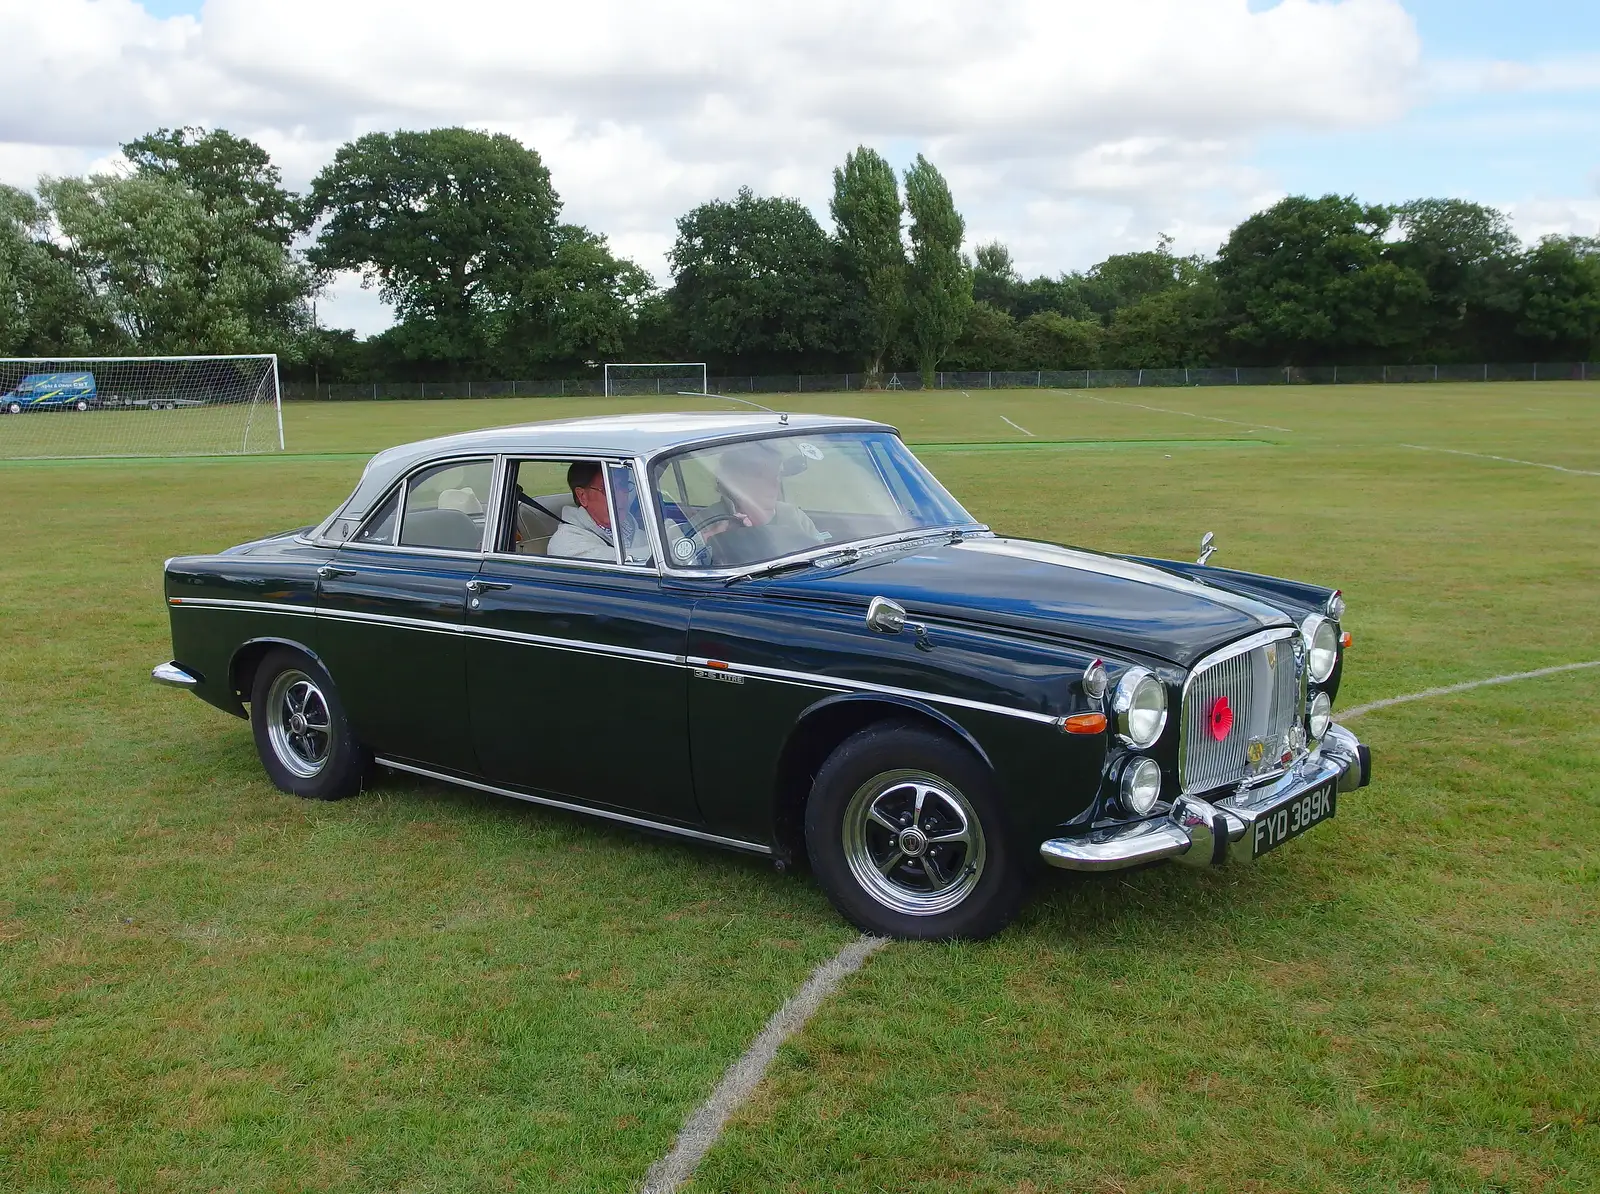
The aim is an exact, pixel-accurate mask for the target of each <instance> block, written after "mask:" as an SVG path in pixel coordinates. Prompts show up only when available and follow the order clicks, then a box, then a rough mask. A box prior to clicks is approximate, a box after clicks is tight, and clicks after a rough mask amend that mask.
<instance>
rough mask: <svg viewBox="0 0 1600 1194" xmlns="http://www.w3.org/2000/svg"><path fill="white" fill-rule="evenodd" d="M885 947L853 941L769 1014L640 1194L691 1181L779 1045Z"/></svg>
mask: <svg viewBox="0 0 1600 1194" xmlns="http://www.w3.org/2000/svg"><path fill="white" fill-rule="evenodd" d="M888 944H889V941H888V938H886V937H866V936H862V937H857V938H856V939H855V940H854V941H852V942H851V943H850V944H849V945H847V946H845V947H844V948H843V949H841V950H840V951H839V952H838V953H836V954H835V955H834V956H833V957H831V958H829V959H828V960H827V961H826V962H824V963H823V964H822V965H821V966H818V967H817V968H816V969H815V970H813V971H812V972H811V977H810V978H808V979H806V981H805V984H804V985H803V986H801V988H800V989H799V990H798V991H796V992H795V993H794V994H793V995H792V996H791V997H790V998H788V999H787V1000H785V1001H784V1004H783V1006H782V1007H780V1008H779V1009H778V1010H777V1011H775V1012H773V1013H772V1019H770V1020H768V1021H767V1026H766V1027H765V1028H763V1029H762V1030H761V1035H760V1036H758V1037H756V1039H755V1041H754V1042H752V1043H751V1045H750V1048H749V1049H747V1050H745V1053H744V1056H743V1057H741V1058H739V1060H738V1061H736V1062H734V1063H733V1064H732V1065H731V1066H729V1067H728V1069H727V1071H726V1072H725V1073H724V1074H723V1075H722V1081H721V1082H719V1083H717V1088H716V1090H714V1091H712V1092H711V1097H710V1098H709V1099H707V1100H706V1101H705V1102H704V1103H701V1104H700V1106H699V1107H698V1108H696V1109H695V1113H694V1114H693V1115H691V1116H690V1117H689V1119H688V1122H686V1123H685V1124H684V1125H683V1130H682V1131H681V1132H679V1133H678V1139H677V1140H676V1141H675V1142H674V1143H673V1146H672V1151H671V1152H669V1153H668V1154H667V1155H666V1156H664V1157H662V1158H661V1160H659V1161H657V1162H656V1163H655V1164H654V1165H652V1166H650V1171H649V1172H648V1173H646V1174H645V1175H644V1185H643V1186H642V1187H640V1194H671V1191H674V1190H676V1189H677V1188H678V1187H679V1186H681V1185H683V1183H684V1182H686V1181H688V1180H689V1178H690V1177H691V1176H692V1175H693V1174H694V1171H695V1169H696V1167H698V1166H699V1164H700V1161H701V1158H703V1157H704V1156H705V1155H706V1153H708V1152H709V1151H711V1146H712V1145H713V1144H715V1143H716V1142H717V1137H718V1136H720V1135H722V1129H723V1127H724V1126H725V1125H726V1124H727V1122H728V1117H729V1116H731V1115H732V1114H733V1113H734V1112H735V1111H737V1110H738V1109H739V1106H740V1105H741V1104H742V1103H743V1102H744V1101H745V1100H746V1099H748V1098H749V1097H750V1095H751V1094H752V1093H753V1092H754V1091H755V1088H756V1087H757V1086H758V1085H760V1083H761V1079H762V1077H763V1075H765V1074H766V1072H767V1067H768V1066H770V1065H771V1064H772V1059H773V1058H774V1057H776V1056H777V1055H778V1046H780V1045H782V1044H783V1042H784V1041H786V1040H788V1039H789V1038H790V1037H791V1036H793V1035H794V1034H795V1033H797V1032H799V1031H800V1029H802V1028H804V1027H805V1023H806V1021H807V1020H809V1019H811V1017H812V1015H813V1014H814V1013H815V1012H816V1010H817V1008H819V1007H821V1006H822V1001H823V1000H824V999H826V998H827V997H828V996H829V995H831V994H832V993H833V990H834V988H835V987H837V986H838V985H839V984H840V983H841V982H843V981H844V980H845V979H846V978H847V977H849V976H850V975H852V974H854V973H855V972H856V971H857V970H860V969H861V967H862V965H864V964H865V962H866V960H867V959H868V958H870V957H871V956H872V955H873V954H875V953H877V952H878V951H879V950H880V949H882V948H883V947H884V946H885V945H888Z"/></svg>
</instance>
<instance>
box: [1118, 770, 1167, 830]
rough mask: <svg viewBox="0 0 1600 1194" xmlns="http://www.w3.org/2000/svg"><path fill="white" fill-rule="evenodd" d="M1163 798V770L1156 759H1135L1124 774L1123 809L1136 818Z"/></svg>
mask: <svg viewBox="0 0 1600 1194" xmlns="http://www.w3.org/2000/svg"><path fill="white" fill-rule="evenodd" d="M1160 798H1161V768H1160V766H1159V765H1157V763H1156V761H1155V760H1154V759H1135V760H1134V761H1133V762H1132V763H1130V764H1128V767H1127V768H1126V770H1124V771H1123V773H1122V807H1123V808H1125V809H1127V810H1128V811H1129V812H1130V813H1132V814H1133V815H1134V816H1136V817H1142V816H1144V815H1145V814H1146V813H1148V812H1149V811H1150V810H1151V809H1153V808H1155V806H1156V801H1157V800H1159V799H1160Z"/></svg>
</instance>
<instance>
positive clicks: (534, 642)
mask: <svg viewBox="0 0 1600 1194" xmlns="http://www.w3.org/2000/svg"><path fill="white" fill-rule="evenodd" d="M463 633H465V634H467V635H470V636H471V637H473V638H492V639H501V640H503V641H505V642H509V643H527V644H529V645H530V646H536V647H550V648H552V649H554V650H557V651H576V652H578V653H580V654H583V655H615V656H617V657H618V658H621V659H637V660H639V661H640V662H642V663H662V664H668V665H670V666H673V667H682V666H683V665H684V657H683V656H682V655H669V654H667V653H666V652H665V651H646V650H643V649H642V648H639V647H618V646H613V645H611V644H610V643H590V642H584V641H583V640H582V639H575V638H550V637H547V636H545V635H542V634H524V633H522V632H521V631H520V630H496V629H495V628H493V627H490V626H468V627H466V628H465V630H464V631H463Z"/></svg>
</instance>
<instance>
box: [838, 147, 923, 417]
mask: <svg viewBox="0 0 1600 1194" xmlns="http://www.w3.org/2000/svg"><path fill="white" fill-rule="evenodd" d="M828 210H829V211H830V212H831V213H832V214H833V223H834V227H835V228H836V229H837V230H838V236H839V248H840V254H841V256H842V258H843V262H842V265H843V271H842V272H843V274H844V278H845V286H846V288H847V292H848V294H849V296H850V301H849V306H850V308H851V311H850V314H851V317H852V318H851V322H852V324H853V325H854V328H855V331H856V334H857V336H858V337H859V341H858V345H859V348H860V350H861V352H862V355H863V356H864V357H865V361H866V372H867V379H868V383H867V384H868V385H869V386H876V385H878V384H879V379H880V378H881V377H882V376H883V359H884V357H885V356H887V355H888V353H889V350H890V349H891V348H893V347H894V343H895V338H896V337H897V336H898V335H899V334H900V325H901V322H902V320H903V319H904V318H905V306H906V250H905V245H904V244H903V243H902V242H901V240H900V222H901V213H902V210H903V209H902V208H901V205H900V188H899V186H898V185H897V184H896V181H895V177H894V167H893V166H891V165H889V163H888V162H886V161H884V160H883V158H882V157H881V156H879V154H878V152H877V151H876V150H873V149H868V148H867V147H866V146H864V145H862V146H858V147H857V148H856V151H855V152H854V153H852V154H848V155H846V157H845V159H844V165H843V166H836V167H835V168H834V171H833V199H832V201H831V202H830V203H829V204H828Z"/></svg>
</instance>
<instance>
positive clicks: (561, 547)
mask: <svg viewBox="0 0 1600 1194" xmlns="http://www.w3.org/2000/svg"><path fill="white" fill-rule="evenodd" d="M612 543H613V539H612V535H611V531H610V530H609V529H608V528H607V527H603V526H601V525H600V524H599V523H597V522H595V520H594V519H593V518H591V517H590V516H589V512H588V511H587V510H585V509H584V508H583V507H582V506H568V507H566V509H564V510H562V511H561V525H560V526H558V527H557V528H556V530H555V534H553V535H551V536H550V545H549V546H548V547H547V548H545V554H546V555H551V556H555V557H556V558H557V559H562V560H604V561H605V562H606V563H610V564H614V563H616V560H617V553H616V549H615V548H614V547H613V546H612ZM625 562H626V563H629V564H648V563H649V562H650V539H649V536H648V535H647V534H646V532H645V530H644V528H643V527H640V528H639V530H638V531H637V532H636V533H635V534H634V536H633V540H632V542H631V543H629V545H628V554H627V559H626V561H625Z"/></svg>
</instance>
